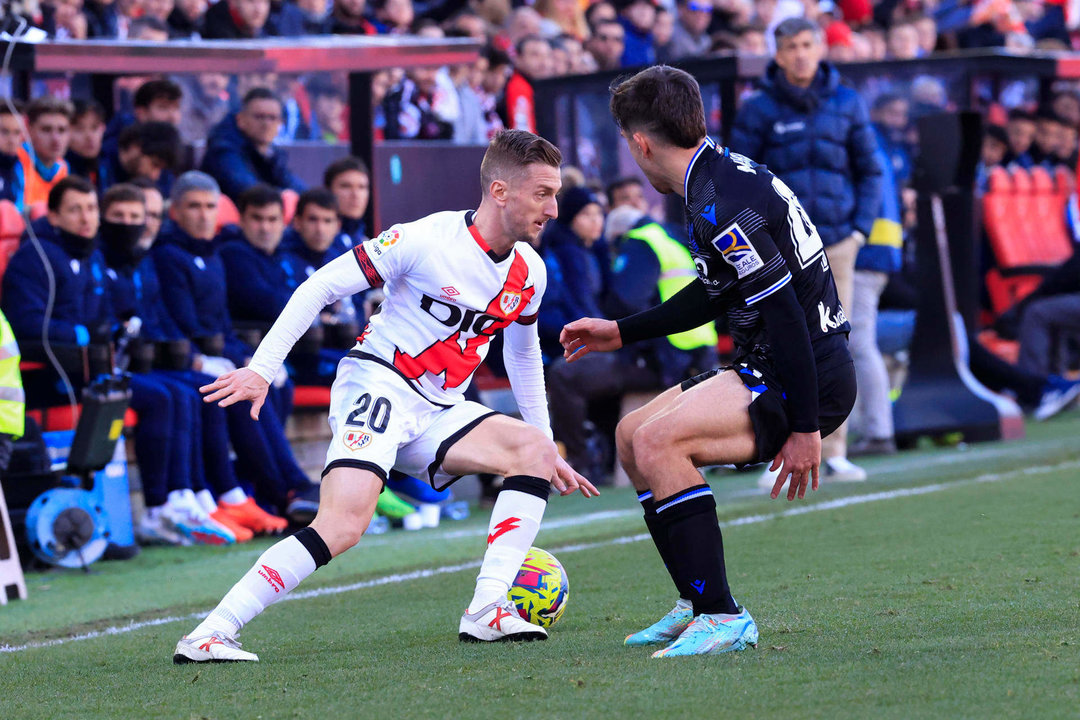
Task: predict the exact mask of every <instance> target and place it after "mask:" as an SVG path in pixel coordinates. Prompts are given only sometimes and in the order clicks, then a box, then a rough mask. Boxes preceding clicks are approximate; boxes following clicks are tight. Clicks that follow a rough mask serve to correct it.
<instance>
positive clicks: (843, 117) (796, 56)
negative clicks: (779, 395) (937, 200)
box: [731, 18, 881, 487]
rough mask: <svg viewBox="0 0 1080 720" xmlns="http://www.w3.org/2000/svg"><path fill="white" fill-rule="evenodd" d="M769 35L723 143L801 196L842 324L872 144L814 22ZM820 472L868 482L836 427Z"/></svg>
mask: <svg viewBox="0 0 1080 720" xmlns="http://www.w3.org/2000/svg"><path fill="white" fill-rule="evenodd" d="M774 34H775V38H776V46H777V50H776V56H775V58H774V59H773V62H772V63H771V64H770V65H769V67H768V69H767V70H766V73H765V77H764V78H763V80H762V87H761V89H760V90H759V91H757V92H755V93H754V94H753V95H751V96H750V97H749V98H747V99H746V101H745V102H744V103H743V106H742V108H741V110H740V111H739V114H738V115H737V116H736V118H735V127H734V129H733V131H732V135H731V149H732V151H734V152H738V153H742V154H743V155H746V156H747V157H750V158H753V159H754V160H756V161H757V162H760V163H764V164H765V165H767V166H768V167H769V169H770V170H771V171H773V172H775V173H776V174H777V176H778V177H780V178H783V181H784V182H785V183H787V185H788V186H789V187H790V188H791V192H792V193H793V194H794V196H795V197H798V198H800V200H801V201H802V204H803V207H804V208H805V210H806V212H807V213H808V214H809V216H810V220H811V221H812V222H813V224H814V225H815V226H816V227H817V231H818V233H819V234H820V236H821V242H822V243H823V244H824V246H825V253H826V255H827V256H828V261H829V265H830V266H831V267H832V273H833V277H834V279H835V281H836V287H837V293H838V295H839V297H840V305H841V307H839V308H831V309H830V308H823V309H822V311H821V312H822V318H821V322H822V323H827V322H843V321H844V320H845V319H846V318H845V313H847V312H850V308H851V307H852V291H853V285H852V283H853V278H854V268H855V257H856V255H857V254H858V251H859V247H860V246H861V245H862V244H863V243H865V242H866V238H867V237H868V236H869V234H870V232H871V229H872V227H873V224H874V219H875V218H876V217H877V213H878V210H879V208H880V206H881V167H880V166H879V165H878V163H877V160H876V158H875V150H876V149H877V143H876V141H875V139H874V133H873V130H872V129H871V127H870V118H869V113H868V112H867V109H866V105H865V104H864V103H863V101H862V98H860V97H859V95H858V94H857V93H856V92H855V91H854V90H852V89H851V88H849V87H848V86H846V85H843V84H842V83H841V82H840V73H839V72H838V71H837V70H836V68H835V67H834V66H833V65H832V64H830V63H828V62H825V61H822V55H823V51H824V48H823V45H822V39H821V31H820V30H819V29H818V27H817V26H816V25H814V24H813V23H811V22H810V21H808V20H805V19H803V18H789V19H787V20H785V21H783V22H781V23H780V24H779V25H778V26H777V27H776V30H775V33H774ZM809 252H813V251H812V250H811V251H809ZM769 475H770V477H771V473H769ZM821 476H822V478H823V479H824V480H830V479H831V480H834V481H835V480H865V479H866V473H865V472H864V471H863V470H862V469H861V468H859V467H858V466H856V465H854V464H852V463H851V462H850V461H849V460H848V459H847V458H846V431H845V428H844V426H841V428H840V429H838V430H837V431H836V432H835V433H833V434H832V435H830V436H829V437H828V438H826V439H825V440H824V441H823V443H822V463H821ZM766 480H768V478H766V477H763V478H762V484H764V482H765V481H766ZM769 482H770V487H771V486H772V481H771V480H769Z"/></svg>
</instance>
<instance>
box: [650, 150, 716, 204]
mask: <svg viewBox="0 0 1080 720" xmlns="http://www.w3.org/2000/svg"><path fill="white" fill-rule="evenodd" d="M701 142H705V139H704V138H702V140H701ZM700 147H701V143H698V144H697V145H695V146H694V147H692V148H674V149H672V151H671V154H670V155H668V156H667V158H665V159H664V162H662V163H661V168H660V169H661V172H662V173H663V174H664V180H665V181H667V184H668V187H670V188H672V189H673V192H675V194H677V195H678V196H679V197H681V198H683V199H684V200H685V199H686V174H687V172H689V170H690V163H692V162H693V161H694V156H695V155H697V151H698V148H700Z"/></svg>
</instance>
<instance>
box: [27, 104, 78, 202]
mask: <svg viewBox="0 0 1080 720" xmlns="http://www.w3.org/2000/svg"><path fill="white" fill-rule="evenodd" d="M73 112H74V108H72V106H71V103H69V102H67V101H66V100H60V99H59V98H53V97H40V98H38V99H36V100H34V101H33V102H31V103H30V104H29V105H27V106H26V124H27V129H28V130H29V133H30V138H29V139H28V140H27V141H26V142H24V143H23V144H22V146H21V147H19V149H18V150H17V151H16V153H15V154H16V156H17V157H18V162H16V164H15V171H14V176H13V180H14V182H13V183H12V189H11V195H12V197H13V198H14V201H15V206H16V207H18V208H19V209H20V210H24V209H26V208H27V207H29V206H30V205H33V204H35V203H42V202H45V201H46V200H47V199H48V197H49V191H50V190H52V188H53V186H54V185H56V183H58V182H60V180H62V179H64V178H65V177H67V175H68V164H67V161H65V160H64V155H66V154H67V150H68V144H69V142H70V141H71V115H72V113H73Z"/></svg>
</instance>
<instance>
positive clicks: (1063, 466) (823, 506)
mask: <svg viewBox="0 0 1080 720" xmlns="http://www.w3.org/2000/svg"><path fill="white" fill-rule="evenodd" d="M1075 469H1080V460H1067V461H1065V462H1061V463H1058V464H1056V465H1038V466H1034V467H1029V468H1021V469H1018V470H1010V471H1008V472H1003V473H986V474H984V475H979V476H977V477H974V478H971V479H968V480H956V481H953V482H948V483H937V484H934V485H923V486H921V487H914V488H902V489H899V490H885V491H882V492H875V493H867V494H865V495H849V496H848V497H843V498H837V499H835V500H827V501H825V502H821V503H814V504H813V505H801V506H798V507H793V508H790V509H788V510H783V511H780V512H775V513H765V514H761V515H746V516H743V517H737V518H733V519H731V520H725V521H722V522H721V523H720V527H723V528H729V527H739V526H742V525H756V524H760V523H763V522H766V521H769V520H778V519H780V518H785V517H795V516H798V515H807V514H809V513H814V512H822V511H824V510H836V509H839V508H845V507H850V506H852V505H864V504H866V503H872V502H880V501H882V500H896V499H898V498H906V497H915V496H918V495H929V494H931V493H936V492H941V491H942V490H948V489H950V488H955V487H962V486H965V485H975V484H980V483H990V482H1000V481H1002V480H1008V479H1012V478H1018V477H1024V476H1028V475H1040V474H1043V473H1048V472H1059V471H1062V470H1075ZM630 512H631V511H617V510H613V511H607V512H603V513H593V514H592V515H594V516H605V517H610V518H614V517H620V516H621V515H622V514H624V513H630ZM584 517H585V516H579V517H577V518H560V520H559V521H557V522H558V523H559V525H558V527H563V526H566V525H571V524H574V523H575V522H581V520H582V519H583V518H584ZM572 521H573V522H572ZM555 526H556V522H551V523H548V524H546V525H544V526H543V527H544V528H547V529H552V528H553V527H555ZM462 532H463V533H465V532H466V531H462ZM648 539H649V535H648V533H639V534H636V535H627V536H624V537H619V538H613V539H611V540H600V541H597V542H588V543H576V544H572V545H562V546H559V547H556V548H552V552H554V553H556V554H558V553H571V552H580V551H583V550H596V549H598V548H603V547H612V546H615V545H628V544H630V543H636V542H642V541H644V540H648ZM478 567H480V560H470V561H468V562H462V563H456V564H453V565H443V566H440V567H436V568H425V569H422V570H413V571H411V572H406V573H394V574H393V575H384V576H382V577H377V578H372V579H370V580H361V581H359V582H355V583H349V584H348V585H335V586H332V587H323V588H314V589H311V590H304V591H300V592H293V593H291V594H289V595H288V596H287V597H285V598H282V602H291V601H295V600H307V599H310V598H315V597H324V596H327V595H340V594H341V593H346V592H353V591H355V590H363V589H365V588H372V587H379V586H382V585H396V584H398V583H403V582H409V581H410V580H422V579H424V578H429V577H436V576H438V575H447V574H450V573H456V572H461V571H462V570H470V569H473V568H478ZM208 612H209V611H208V610H207V611H203V612H196V613H191V614H189V615H174V616H170V617H163V618H155V619H153V620H140V621H138V622H131V623H128V624H126V625H114V626H112V627H109V628H106V629H104V630H93V631H91V632H87V633H82V634H79V635H73V636H70V637H65V638H54V639H52V640H42V641H40V642H29V643H26V644H24V645H0V653H17V652H22V651H24V650H36V649H39V648H48V647H56V646H58V645H67V644H69V643H73V642H79V641H82V640H93V639H95V638H101V637H109V636H112V635H124V634H127V633H129V632H134V631H135V630H142V629H143V628H148V627H156V626H158V625H167V624H170V623H174V622H182V621H186V620H196V619H201V618H203V617H205V616H206V614H207V613H208Z"/></svg>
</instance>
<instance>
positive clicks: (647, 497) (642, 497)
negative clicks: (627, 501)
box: [637, 490, 652, 502]
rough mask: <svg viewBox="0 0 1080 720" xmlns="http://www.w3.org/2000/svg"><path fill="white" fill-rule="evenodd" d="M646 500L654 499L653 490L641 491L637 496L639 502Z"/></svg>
mask: <svg viewBox="0 0 1080 720" xmlns="http://www.w3.org/2000/svg"><path fill="white" fill-rule="evenodd" d="M646 500H652V491H651V490H646V491H645V492H643V493H641V494H640V495H638V496H637V501H638V502H644V501H646Z"/></svg>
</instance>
